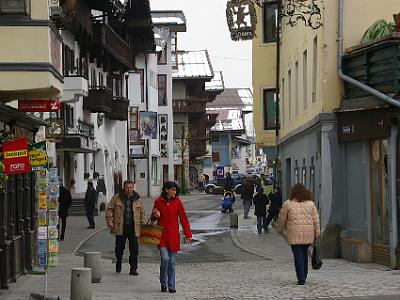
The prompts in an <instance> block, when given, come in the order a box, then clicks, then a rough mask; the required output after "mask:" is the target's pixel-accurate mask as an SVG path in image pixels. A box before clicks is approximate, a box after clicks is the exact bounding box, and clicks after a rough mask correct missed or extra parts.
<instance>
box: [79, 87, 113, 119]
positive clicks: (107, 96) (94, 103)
mask: <svg viewBox="0 0 400 300" xmlns="http://www.w3.org/2000/svg"><path fill="white" fill-rule="evenodd" d="M112 98H113V95H112V91H111V89H109V88H108V87H105V86H90V87H89V95H88V96H87V97H83V109H86V110H89V111H91V112H93V113H96V112H97V113H110V112H111V110H112V109H111V101H112Z"/></svg>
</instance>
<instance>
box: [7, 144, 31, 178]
mask: <svg viewBox="0 0 400 300" xmlns="http://www.w3.org/2000/svg"><path fill="white" fill-rule="evenodd" d="M3 164H4V173H5V174H7V175H9V174H19V173H27V172H29V171H30V170H31V169H30V166H29V156H28V143H27V141H26V138H23V139H18V140H13V141H10V142H7V143H4V144H3Z"/></svg>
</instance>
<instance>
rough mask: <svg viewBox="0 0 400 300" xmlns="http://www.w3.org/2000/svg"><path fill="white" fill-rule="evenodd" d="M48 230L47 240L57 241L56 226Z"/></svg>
mask: <svg viewBox="0 0 400 300" xmlns="http://www.w3.org/2000/svg"><path fill="white" fill-rule="evenodd" d="M48 228H49V233H48V239H49V240H54V239H58V229H57V226H49V227H48Z"/></svg>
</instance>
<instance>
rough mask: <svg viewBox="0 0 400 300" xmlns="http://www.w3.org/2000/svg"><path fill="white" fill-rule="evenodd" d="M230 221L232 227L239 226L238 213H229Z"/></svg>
mask: <svg viewBox="0 0 400 300" xmlns="http://www.w3.org/2000/svg"><path fill="white" fill-rule="evenodd" d="M229 222H230V225H231V226H230V227H231V228H238V223H239V218H238V215H237V213H232V214H230V215H229Z"/></svg>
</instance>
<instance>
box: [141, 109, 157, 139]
mask: <svg viewBox="0 0 400 300" xmlns="http://www.w3.org/2000/svg"><path fill="white" fill-rule="evenodd" d="M139 124H140V138H141V139H143V140H150V139H157V113H156V112H153V111H141V112H139Z"/></svg>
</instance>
